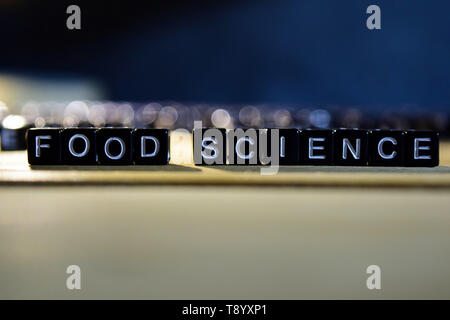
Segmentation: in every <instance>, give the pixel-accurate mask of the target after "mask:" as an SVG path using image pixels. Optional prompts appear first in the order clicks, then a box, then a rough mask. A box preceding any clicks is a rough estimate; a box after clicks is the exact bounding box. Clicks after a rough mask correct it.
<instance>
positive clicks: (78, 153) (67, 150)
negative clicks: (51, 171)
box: [61, 128, 97, 165]
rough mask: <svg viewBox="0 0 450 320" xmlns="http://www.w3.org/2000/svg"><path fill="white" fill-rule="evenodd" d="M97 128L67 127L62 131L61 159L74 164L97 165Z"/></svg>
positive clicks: (65, 162)
mask: <svg viewBox="0 0 450 320" xmlns="http://www.w3.org/2000/svg"><path fill="white" fill-rule="evenodd" d="M95 132H96V129H95V128H67V129H64V130H62V132H61V161H62V163H64V164H72V165H95V164H97V154H96V151H95Z"/></svg>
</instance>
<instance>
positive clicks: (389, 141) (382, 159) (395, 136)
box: [369, 130, 405, 167]
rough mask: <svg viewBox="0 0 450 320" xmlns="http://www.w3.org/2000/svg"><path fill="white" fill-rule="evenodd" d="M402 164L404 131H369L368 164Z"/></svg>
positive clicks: (403, 160)
mask: <svg viewBox="0 0 450 320" xmlns="http://www.w3.org/2000/svg"><path fill="white" fill-rule="evenodd" d="M404 165H405V132H404V131H401V130H371V131H369V166H385V167H401V166H404Z"/></svg>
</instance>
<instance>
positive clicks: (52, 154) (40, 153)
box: [27, 128, 61, 165]
mask: <svg viewBox="0 0 450 320" xmlns="http://www.w3.org/2000/svg"><path fill="white" fill-rule="evenodd" d="M60 132H61V130H60V129H53V128H46V129H30V130H28V132H27V142H28V145H27V150H28V163H29V164H31V165H41V164H42V165H53V164H60V162H61V156H60V154H61V141H60Z"/></svg>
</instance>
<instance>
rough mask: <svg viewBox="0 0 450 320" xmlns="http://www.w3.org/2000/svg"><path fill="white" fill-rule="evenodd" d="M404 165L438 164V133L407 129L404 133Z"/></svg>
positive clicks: (430, 165) (424, 165)
mask: <svg viewBox="0 0 450 320" xmlns="http://www.w3.org/2000/svg"><path fill="white" fill-rule="evenodd" d="M405 145H406V149H405V165H406V166H408V167H435V166H438V165H439V133H437V132H433V131H414V130H411V131H407V132H406V133H405Z"/></svg>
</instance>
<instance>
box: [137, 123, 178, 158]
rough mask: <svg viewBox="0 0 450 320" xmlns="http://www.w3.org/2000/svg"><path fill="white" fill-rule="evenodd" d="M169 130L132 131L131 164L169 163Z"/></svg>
mask: <svg viewBox="0 0 450 320" xmlns="http://www.w3.org/2000/svg"><path fill="white" fill-rule="evenodd" d="M169 159H170V158H169V130H167V129H135V130H133V162H134V163H135V164H139V165H163V164H168V163H169Z"/></svg>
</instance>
